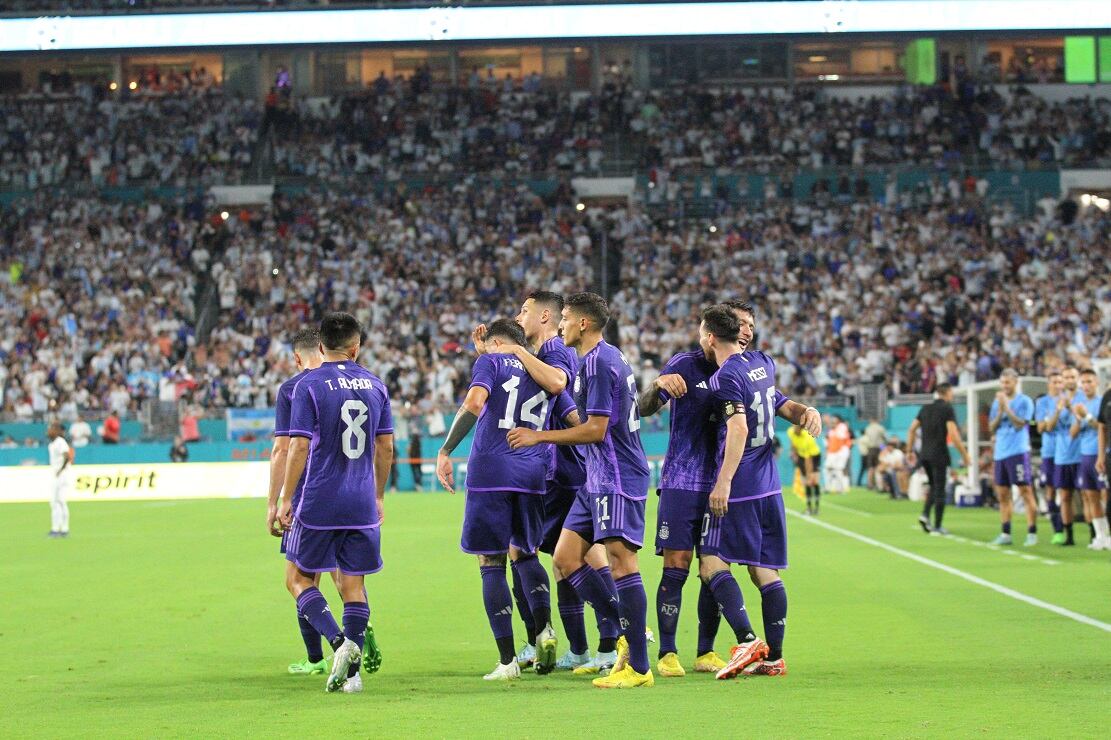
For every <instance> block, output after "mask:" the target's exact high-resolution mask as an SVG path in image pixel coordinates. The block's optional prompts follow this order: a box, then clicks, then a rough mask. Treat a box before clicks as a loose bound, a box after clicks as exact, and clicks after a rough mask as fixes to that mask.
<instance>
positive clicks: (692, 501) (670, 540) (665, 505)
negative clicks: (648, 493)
mask: <svg viewBox="0 0 1111 740" xmlns="http://www.w3.org/2000/svg"><path fill="white" fill-rule="evenodd" d="M709 499H710V492H709V491H703V492H701V493H700V492H697V491H681V490H679V489H676V488H662V489H660V508H659V510H658V511H657V512H656V523H657V526H656V554H657V555H663V551H664V550H680V551H688V552H689V551H691V550H694V549H695V548H696V547H697V546H698V540H699V538H700V537H701V535H702V520H703V518H704V517H705V515H706V505H707V502H708V501H709Z"/></svg>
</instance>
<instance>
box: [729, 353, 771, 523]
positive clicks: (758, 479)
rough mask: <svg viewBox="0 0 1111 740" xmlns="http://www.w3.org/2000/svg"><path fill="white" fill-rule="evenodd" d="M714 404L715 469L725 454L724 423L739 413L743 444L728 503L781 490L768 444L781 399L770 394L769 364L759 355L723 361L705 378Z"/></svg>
mask: <svg viewBox="0 0 1111 740" xmlns="http://www.w3.org/2000/svg"><path fill="white" fill-rule="evenodd" d="M710 389H711V390H712V391H713V393H714V401H715V403H717V405H718V407H719V409H720V411H721V421H720V422H719V424H718V451H717V465H718V468H719V469H720V467H721V461H722V458H723V457H724V455H725V433H726V420H727V419H728V418H729V416H731V415H732V414H733V411H734V409H735V408H736V406H737V405H740V406H742V407H743V409H744V414H745V419H746V420H747V422H748V439H747V440H746V441H745V451H744V455H743V456H742V457H741V464H740V465H739V466H738V467H737V473H736V474H735V475H734V476H733V484H732V489H731V491H730V493H729V500H730V501H745V500H747V499H754V498H762V497H764V496H772V495H774V494H777V493H779V492H780V491H781V489H782V486H781V485H780V482H779V466H778V465H777V464H776V459H775V451H774V445H773V444H772V440H773V438H774V437H775V412H776V411H778V410H779V407H780V406H782V405H783V404H784V403H786V402H787V397H786V396H784V395H783V394H782V393H780V392H779V391H777V390H776V389H775V362H773V361H772V359H771V358H770V357H768V356H767V355H766V354H764V353H763V352H742V353H741V354H737V355H733V356H732V357H730V358H729V359H727V360H726V361H725V362H724V363H723V364H722V366H721V367H720V368H718V371H717V372H716V373H714V375H713V377H712V378H710Z"/></svg>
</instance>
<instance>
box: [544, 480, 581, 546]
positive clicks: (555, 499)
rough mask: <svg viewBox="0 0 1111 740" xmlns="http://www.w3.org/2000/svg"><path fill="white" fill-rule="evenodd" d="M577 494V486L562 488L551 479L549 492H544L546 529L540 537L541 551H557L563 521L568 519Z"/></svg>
mask: <svg viewBox="0 0 1111 740" xmlns="http://www.w3.org/2000/svg"><path fill="white" fill-rule="evenodd" d="M577 494H578V489H576V488H562V487H560V486H557V485H555V484H554V483H552V482H550V481H549V483H548V492H547V493H546V494H544V531H543V536H542V537H541V539H540V547H539V550H540V552H546V553H548V554H549V555H551V554H552V553H554V552H555V546H556V543H557V542H559V533H560V532H562V531H563V522H564V521H566V520H567V513H568V512H569V511H571V505H572V504H574V503H575V496H576V495H577Z"/></svg>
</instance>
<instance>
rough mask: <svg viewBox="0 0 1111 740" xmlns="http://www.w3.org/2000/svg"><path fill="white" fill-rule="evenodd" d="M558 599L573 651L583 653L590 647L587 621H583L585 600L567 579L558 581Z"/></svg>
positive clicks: (564, 628)
mask: <svg viewBox="0 0 1111 740" xmlns="http://www.w3.org/2000/svg"><path fill="white" fill-rule="evenodd" d="M556 601H557V602H558V603H559V618H560V620H561V621H562V622H563V634H565V635H567V642H568V643H569V644H570V646H571V652H572V653H575V654H576V655H582V654H583V653H585V652H586V651H587V650H589V647H588V646H587V644H586V623H585V622H584V621H583V600H582V599H580V598H579V595H578V594H577V593H575V588H574V587H573V586H572V585H571V584H570V583H568V582H567V580H566V579H564V580H562V581H556Z"/></svg>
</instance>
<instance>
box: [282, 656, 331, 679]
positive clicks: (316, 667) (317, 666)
mask: <svg viewBox="0 0 1111 740" xmlns="http://www.w3.org/2000/svg"><path fill="white" fill-rule="evenodd" d="M287 670H288V671H289V672H290V674H292V675H294V676H314V675H316V674H318V673H327V672H328V659H327V658H324V659H323V660H320V661H317V662H316V663H313V662H312V661H310V660H309V659H308V658H305V659H304V660H302V661H299V662H297V663H290V664H289V668H288V669H287Z"/></svg>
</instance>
